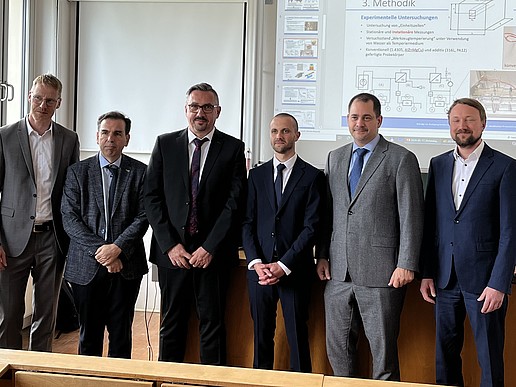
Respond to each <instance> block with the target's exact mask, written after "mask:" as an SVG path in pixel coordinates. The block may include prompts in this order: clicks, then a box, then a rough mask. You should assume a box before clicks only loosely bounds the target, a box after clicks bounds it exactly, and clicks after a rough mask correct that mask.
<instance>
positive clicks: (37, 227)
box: [32, 220, 54, 232]
mask: <svg viewBox="0 0 516 387" xmlns="http://www.w3.org/2000/svg"><path fill="white" fill-rule="evenodd" d="M53 228H54V222H53V221H52V220H48V221H46V222H43V223H34V226H32V232H45V231H52V230H53Z"/></svg>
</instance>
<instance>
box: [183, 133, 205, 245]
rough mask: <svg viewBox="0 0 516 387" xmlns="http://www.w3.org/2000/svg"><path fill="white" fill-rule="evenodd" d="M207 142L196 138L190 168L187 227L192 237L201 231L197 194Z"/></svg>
mask: <svg viewBox="0 0 516 387" xmlns="http://www.w3.org/2000/svg"><path fill="white" fill-rule="evenodd" d="M206 141H208V139H207V138H203V139H202V140H200V139H198V138H196V139H195V140H194V145H195V150H194V152H193V155H192V165H191V168H190V185H191V187H190V194H191V204H190V214H189V216H188V226H187V231H188V233H189V234H190V235H194V234H196V233H197V232H198V231H199V229H198V223H197V221H198V219H197V194H198V192H199V172H200V170H201V147H202V144H204V143H205V142H206Z"/></svg>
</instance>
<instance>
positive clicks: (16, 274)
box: [0, 74, 79, 351]
mask: <svg viewBox="0 0 516 387" xmlns="http://www.w3.org/2000/svg"><path fill="white" fill-rule="evenodd" d="M62 88H63V87H62V84H61V82H60V81H59V79H57V78H56V77H55V76H53V75H50V74H44V75H40V76H38V77H36V79H34V81H33V83H32V88H31V90H30V92H29V96H28V98H29V103H30V113H29V114H28V116H27V117H26V118H23V119H22V120H21V121H18V122H16V123H15V124H12V125H7V126H4V127H2V128H0V192H1V195H0V196H1V199H0V203H1V207H2V211H1V213H2V215H1V223H0V348H10V349H21V348H22V336H21V331H22V325H23V315H24V310H25V289H26V288H27V281H28V278H29V274H32V278H33V288H32V291H33V305H34V308H33V311H32V322H31V328H30V338H29V350H35V351H51V350H52V339H53V336H54V328H55V318H56V311H57V300H58V298H59V290H60V288H61V279H62V275H63V267H64V256H65V254H66V251H67V249H68V242H69V241H68V236H67V235H66V233H65V232H64V230H63V226H62V221H61V212H60V206H61V196H62V193H63V185H64V180H65V176H66V168H67V167H68V166H69V165H70V164H73V163H75V162H76V161H77V160H79V139H78V137H77V134H76V133H75V132H72V131H71V130H68V129H66V128H65V127H63V126H61V125H59V124H57V123H55V122H53V121H52V117H53V115H54V113H55V111H56V110H57V109H58V108H59V106H60V105H61V91H62Z"/></svg>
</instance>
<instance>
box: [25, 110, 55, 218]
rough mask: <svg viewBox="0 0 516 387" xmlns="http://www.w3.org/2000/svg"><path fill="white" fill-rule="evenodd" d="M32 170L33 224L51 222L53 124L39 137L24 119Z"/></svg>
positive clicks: (27, 120)
mask: <svg viewBox="0 0 516 387" xmlns="http://www.w3.org/2000/svg"><path fill="white" fill-rule="evenodd" d="M25 121H26V122H27V132H28V135H29V144H30V153H31V155H32V168H33V171H34V179H35V181H36V219H35V220H34V223H43V222H46V221H49V220H52V219H53V218H52V169H53V166H52V163H53V160H54V139H53V135H54V131H53V130H52V129H53V123H51V124H50V127H49V128H48V129H47V130H46V131H45V133H43V135H41V136H40V135H39V133H38V132H36V131H35V130H34V129H33V128H32V126H31V125H30V122H29V119H28V118H26V119H25Z"/></svg>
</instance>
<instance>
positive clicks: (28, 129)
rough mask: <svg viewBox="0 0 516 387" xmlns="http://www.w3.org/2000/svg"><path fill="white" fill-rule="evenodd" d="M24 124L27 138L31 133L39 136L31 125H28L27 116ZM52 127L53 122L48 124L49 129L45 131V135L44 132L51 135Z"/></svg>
mask: <svg viewBox="0 0 516 387" xmlns="http://www.w3.org/2000/svg"><path fill="white" fill-rule="evenodd" d="M25 122H26V123H27V133H28V134H29V136H30V134H31V133H32V132H34V133H36V134H37V135H38V136H39V133H38V132H36V131H35V130H34V128H33V127H32V125H31V124H30V121H29V116H27V117H25ZM53 127H54V122H53V121H51V122H50V127H49V128H48V129H47V130H46V131H45V133H46V132H49V133H53V130H52V128H53Z"/></svg>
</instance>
